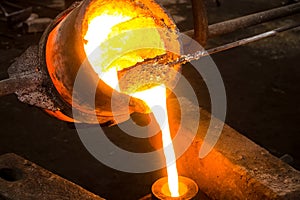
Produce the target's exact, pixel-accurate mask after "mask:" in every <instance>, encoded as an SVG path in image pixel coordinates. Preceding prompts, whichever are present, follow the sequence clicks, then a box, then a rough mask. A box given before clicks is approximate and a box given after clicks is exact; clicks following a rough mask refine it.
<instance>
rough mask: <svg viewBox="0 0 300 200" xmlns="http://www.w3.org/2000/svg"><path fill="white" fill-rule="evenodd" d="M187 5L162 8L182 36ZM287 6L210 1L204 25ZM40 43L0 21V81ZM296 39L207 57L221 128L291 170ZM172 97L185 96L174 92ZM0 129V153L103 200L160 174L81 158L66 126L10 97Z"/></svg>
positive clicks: (132, 195)
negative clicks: (218, 80) (222, 97)
mask: <svg viewBox="0 0 300 200" xmlns="http://www.w3.org/2000/svg"><path fill="white" fill-rule="evenodd" d="M164 2H170V1H164ZM188 2H189V1H187V0H177V1H176V3H177V5H176V6H175V3H167V4H168V5H167V6H166V8H167V9H168V10H170V12H171V13H172V14H174V15H175V16H174V18H175V20H176V21H177V22H178V26H179V28H180V29H181V30H182V31H184V30H189V29H191V28H192V23H191V22H190V21H191V14H189V13H190V12H191V7H190V4H189V3H188ZM287 2H288V1H287V0H273V1H272V3H270V1H263V0H257V1H252V0H244V1H238V0H232V1H221V6H220V7H216V6H215V4H214V1H213V0H209V2H208V7H209V8H208V16H209V23H210V24H212V23H215V22H218V21H223V20H226V19H230V18H234V17H238V16H241V15H245V14H248V13H252V12H257V11H262V10H265V9H269V8H273V7H277V6H281V5H282V4H284V3H287ZM34 11H35V12H37V13H40V14H41V16H49V17H54V16H56V14H57V13H58V12H57V11H55V10H49V9H47V8H42V7H37V6H35V7H34ZM299 18H300V15H299V14H298V15H297V16H294V17H287V18H284V19H283V20H281V22H279V21H276V22H275V23H272V24H262V25H259V26H256V27H255V28H254V29H253V28H252V29H251V28H250V29H244V30H242V31H238V32H236V33H235V34H229V35H226V36H223V37H218V38H215V39H213V40H211V41H210V42H209V46H215V45H219V44H222V43H223V42H226V41H227V42H228V41H233V40H236V39H238V38H240V37H242V36H247V35H251V34H255V33H259V32H261V31H263V30H269V29H271V28H273V27H276V26H278V25H283V24H285V23H288V22H290V21H293V20H294V21H296V19H297V20H299ZM40 36H41V34H39V33H38V34H23V33H22V32H18V31H15V30H10V29H8V28H7V26H6V24H5V22H3V21H0V39H1V40H0V41H1V43H0V63H1V65H0V79H4V78H6V77H7V76H8V75H7V68H8V67H9V65H10V64H11V63H12V62H13V59H14V58H15V57H17V56H19V55H20V54H21V53H22V52H24V50H25V49H26V48H27V47H28V46H29V45H32V44H37V43H38V41H39V38H40ZM299 36H300V29H299V28H298V29H294V30H292V31H289V32H286V33H284V34H281V35H280V36H277V37H274V38H270V39H266V40H263V41H259V42H256V43H253V44H250V45H246V46H243V47H239V48H236V49H232V50H228V51H226V52H222V53H218V54H216V55H214V56H212V58H213V60H214V61H215V63H216V64H217V66H218V68H219V70H220V72H221V74H222V77H223V80H224V84H225V87H226V92H227V98H228V99H227V100H228V107H227V110H228V111H227V118H226V123H227V124H229V125H230V126H232V127H233V128H234V129H236V130H238V131H239V132H240V133H242V134H244V135H245V136H247V137H248V138H250V139H252V140H253V141H255V142H256V143H257V144H259V145H261V146H263V147H264V148H266V149H267V150H269V151H270V152H271V153H272V154H273V155H275V156H277V157H281V156H283V155H285V154H289V155H290V156H292V157H293V159H294V161H293V162H292V163H291V165H292V166H293V167H295V168H297V169H300V151H299V144H300V131H299V130H300V129H299V127H298V123H299V122H300V117H299V116H300V106H299V102H300V84H299V82H298V81H299V80H300V68H299V61H300V37H299ZM183 74H184V75H185V77H186V78H187V79H188V80H189V81H190V82H191V84H192V85H193V86H194V88H195V91H196V93H197V94H199V102H200V106H201V107H204V108H206V109H208V110H209V108H210V105H209V97H208V93H207V91H206V88H205V85H204V84H203V81H202V80H201V77H200V76H195V71H194V70H191V68H189V67H187V68H183ZM177 90H178V93H179V94H181V95H182V96H183V95H184V90H183V89H182V88H180V86H179V87H178V88H177ZM200 96H201V97H200ZM0 125H1V126H0V127H1V128H0V154H3V153H6V152H14V153H16V154H19V155H21V156H23V157H24V158H27V159H29V160H31V161H33V162H35V163H37V164H39V165H40V166H42V167H44V168H46V169H48V170H50V171H51V172H53V173H56V174H58V175H61V176H62V177H64V178H67V179H68V180H70V181H73V182H74V183H76V184H79V185H81V186H83V187H84V188H86V189H87V190H89V191H91V192H93V193H95V194H99V195H100V196H102V197H104V198H107V199H116V200H117V199H120V200H127V199H128V200H131V199H138V198H139V197H142V196H144V195H146V194H148V193H149V190H150V187H151V184H152V183H153V182H154V181H155V180H156V179H157V178H159V177H160V174H161V172H160V171H158V172H153V173H147V174H128V173H123V172H118V171H116V170H113V169H110V168H108V167H106V166H104V165H102V164H101V163H99V162H98V161H97V160H96V159H94V158H93V157H92V156H91V155H90V154H89V153H88V152H87V150H86V149H85V148H84V146H83V145H82V143H81V142H80V140H79V137H78V135H77V133H76V130H75V129H74V128H73V126H72V125H70V124H67V123H64V122H61V121H58V120H56V119H54V118H51V117H49V116H48V115H47V114H45V113H44V112H43V111H41V110H40V109H38V108H35V107H31V106H28V105H25V104H23V103H20V102H19V101H18V100H17V98H16V96H15V95H9V96H5V97H1V98H0ZM105 130H106V131H107V132H108V133H110V134H116V135H117V132H119V131H118V128H116V127H112V128H106V129H105ZM114 139H116V140H122V139H124V138H123V137H120V138H114ZM120 195H121V196H120Z"/></svg>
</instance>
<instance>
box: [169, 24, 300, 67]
mask: <svg viewBox="0 0 300 200" xmlns="http://www.w3.org/2000/svg"><path fill="white" fill-rule="evenodd" d="M299 26H300V22H296V23H292V24H290V25H286V26H282V27H280V28H276V29H273V30H271V31H267V32H264V33H261V34H258V35H255V36H252V37H248V38H244V39H241V40H237V41H235V42H231V43H228V44H225V45H222V46H218V47H215V48H212V49H208V50H199V51H196V52H194V53H191V54H186V55H182V56H181V57H180V58H179V59H177V60H175V61H172V62H169V63H167V64H166V65H168V66H172V65H177V64H179V63H180V64H185V63H187V62H191V61H193V60H198V59H200V58H201V57H204V56H208V55H212V54H215V53H218V52H221V51H225V50H228V49H232V48H235V47H238V46H242V45H245V44H249V43H251V42H255V41H258V40H261V39H265V38H268V37H271V36H275V35H277V34H278V33H281V32H284V31H287V30H291V29H293V28H296V27H299Z"/></svg>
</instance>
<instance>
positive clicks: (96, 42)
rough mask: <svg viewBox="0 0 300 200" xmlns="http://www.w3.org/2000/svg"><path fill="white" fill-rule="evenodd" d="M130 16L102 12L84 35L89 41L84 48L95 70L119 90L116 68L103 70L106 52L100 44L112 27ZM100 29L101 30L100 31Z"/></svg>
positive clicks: (112, 86)
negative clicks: (103, 55)
mask: <svg viewBox="0 0 300 200" xmlns="http://www.w3.org/2000/svg"><path fill="white" fill-rule="evenodd" d="M129 19H130V17H126V16H122V15H117V14H116V15H107V14H102V15H100V16H97V17H95V18H94V19H93V20H92V21H91V22H90V24H89V28H88V30H87V32H86V35H85V36H84V39H85V40H86V41H87V42H86V43H85V44H84V50H85V53H86V55H87V59H88V60H89V62H90V63H91V64H92V66H93V68H94V70H95V72H96V73H97V74H98V76H99V77H100V78H101V79H102V80H104V82H105V83H106V84H108V85H109V86H110V87H111V88H114V89H115V90H117V91H120V89H119V84H118V82H119V80H118V73H117V69H116V68H111V69H109V70H108V71H103V70H102V68H103V66H102V64H103V63H102V62H101V60H104V59H103V58H101V57H102V54H103V53H104V52H103V51H102V50H101V49H100V48H99V46H100V45H101V43H103V42H104V41H105V40H107V38H108V35H109V34H110V33H111V29H112V28H113V27H114V26H115V25H117V24H120V23H122V22H125V21H127V20H129ZM99 30H100V31H99Z"/></svg>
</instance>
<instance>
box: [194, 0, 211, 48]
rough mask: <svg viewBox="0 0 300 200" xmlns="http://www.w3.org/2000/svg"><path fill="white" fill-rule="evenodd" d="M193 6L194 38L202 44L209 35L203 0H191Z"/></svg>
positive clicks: (203, 44)
mask: <svg viewBox="0 0 300 200" xmlns="http://www.w3.org/2000/svg"><path fill="white" fill-rule="evenodd" d="M191 1H192V8H193V23H194V39H195V40H196V41H197V42H199V44H201V45H202V46H205V45H206V41H207V37H208V21H207V15H206V9H205V6H204V3H203V0H191Z"/></svg>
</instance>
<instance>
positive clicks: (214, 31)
mask: <svg viewBox="0 0 300 200" xmlns="http://www.w3.org/2000/svg"><path fill="white" fill-rule="evenodd" d="M299 11H300V3H294V4H291V5H287V6H282V7H279V8H274V9H271V10H267V11H262V12H258V13H254V14H250V15H246V16H242V17H238V18H235V19H231V20H227V21H224V22H219V23H216V24H212V25H209V26H208V37H209V38H212V37H215V36H218V35H224V34H227V33H231V32H234V31H236V30H239V29H242V28H246V27H249V26H253V25H257V24H261V23H263V22H267V21H270V20H273V19H277V18H281V17H285V16H289V15H292V14H295V13H299ZM185 34H187V35H188V36H190V37H193V36H194V30H189V31H186V32H185Z"/></svg>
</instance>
